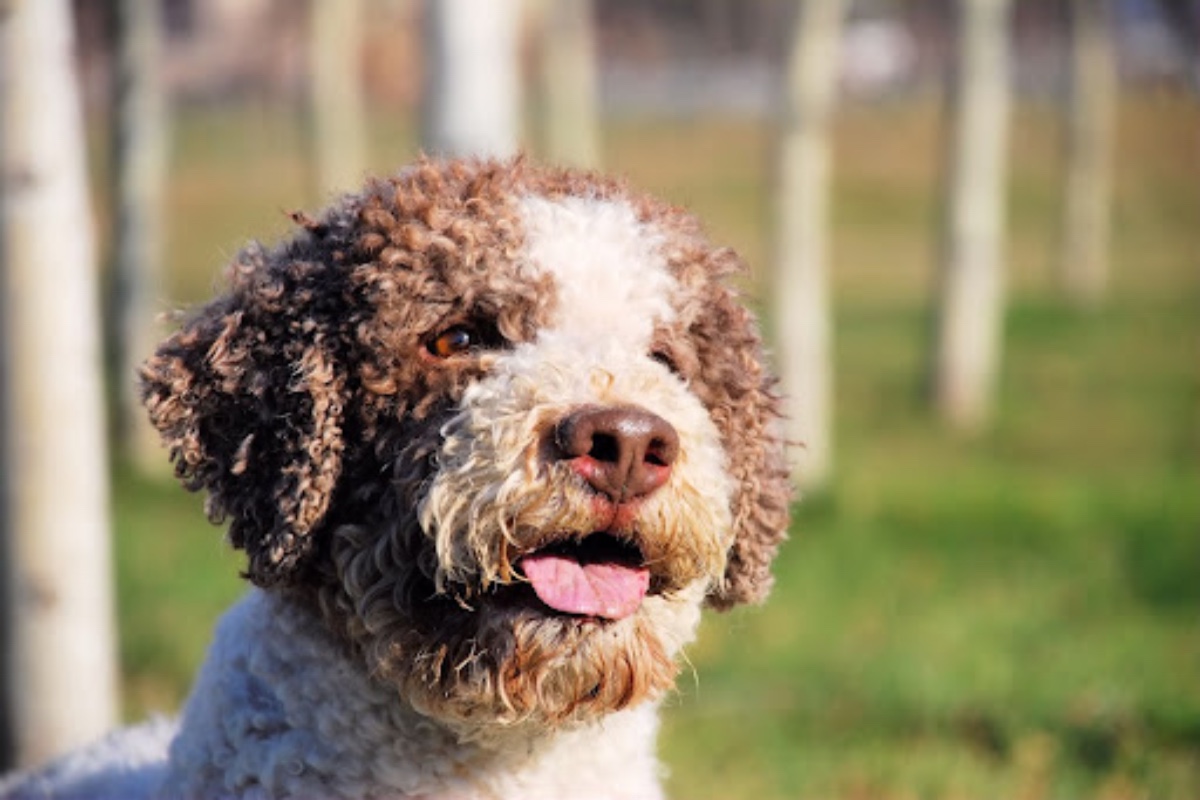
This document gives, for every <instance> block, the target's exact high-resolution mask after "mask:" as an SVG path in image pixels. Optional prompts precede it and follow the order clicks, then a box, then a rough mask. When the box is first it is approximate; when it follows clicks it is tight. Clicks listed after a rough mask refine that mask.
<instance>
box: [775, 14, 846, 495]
mask: <svg viewBox="0 0 1200 800" xmlns="http://www.w3.org/2000/svg"><path fill="white" fill-rule="evenodd" d="M844 10H845V9H844V0H806V1H805V2H804V3H802V5H801V7H800V13H799V14H798V15H797V19H796V23H795V25H796V27H795V31H794V33H793V36H792V44H791V49H790V52H789V55H788V63H787V74H786V85H785V90H784V101H783V106H782V117H781V119H780V121H779V140H778V152H777V154H776V157H777V159H778V181H779V183H778V187H777V191H778V197H777V199H776V224H775V242H776V244H775V248H776V264H775V291H774V293H773V294H774V297H773V301H774V304H775V307H774V320H775V328H776V340H777V346H778V351H779V362H780V374H781V380H782V382H783V389H784V392H785V393H786V394H787V396H788V397H789V401H788V402H789V406H788V431H787V433H788V438H789V439H790V440H792V441H793V442H796V443H797V445H798V446H797V447H796V448H795V450H794V453H795V458H794V460H793V474H794V476H795V478H796V480H797V482H798V483H799V484H800V485H801V486H805V487H807V488H810V489H811V488H819V487H821V486H823V485H824V484H826V483H828V481H829V477H830V474H831V472H832V469H833V421H832V395H833V367H832V356H831V351H832V335H831V331H830V310H829V307H830V297H829V295H830V291H829V277H828V273H829V264H828V261H829V256H828V252H827V250H828V247H827V242H828V238H829V194H830V186H829V183H830V179H829V173H830V161H831V159H830V143H829V134H830V130H829V129H830V123H831V117H832V114H833V108H834V101H835V97H836V93H837V81H838V49H839V48H838V45H839V40H840V38H841V30H842V20H843V16H844Z"/></svg>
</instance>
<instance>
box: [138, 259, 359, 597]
mask: <svg viewBox="0 0 1200 800" xmlns="http://www.w3.org/2000/svg"><path fill="white" fill-rule="evenodd" d="M296 249H298V246H293V250H296ZM296 255H297V253H296V252H288V251H287V250H286V249H285V250H283V251H278V252H273V253H266V252H264V251H263V250H262V249H261V248H259V247H257V246H252V247H250V248H248V249H247V250H246V251H244V252H243V253H242V254H241V255H240V256H239V258H238V260H237V261H235V263H234V264H233V265H232V266H231V267H230V268H229V278H230V283H231V289H230V291H229V292H228V293H227V294H226V295H224V296H222V297H219V298H218V299H216V300H214V301H212V302H211V303H209V304H208V305H206V306H204V307H203V308H201V309H200V310H199V312H198V313H196V314H195V315H194V316H192V317H191V318H190V319H189V320H188V321H187V322H186V323H184V325H183V327H182V328H181V329H180V330H179V331H178V332H176V333H175V334H174V335H173V336H171V337H170V338H169V339H167V340H166V341H165V342H164V343H163V344H162V345H161V346H160V347H159V349H158V351H157V352H156V353H155V355H154V356H153V357H152V358H150V359H149V361H147V362H146V364H145V365H144V366H143V368H142V372H141V377H142V396H143V401H144V403H145V405H146V408H147V410H148V411H149V414H150V419H151V421H152V422H153V424H154V425H155V427H156V428H158V430H159V432H160V433H161V435H162V438H163V441H164V442H165V443H166V445H167V446H168V447H169V448H170V455H171V459H172V461H173V462H174V464H175V474H176V476H177V477H179V478H180V480H181V481H182V482H183V484H184V485H185V486H186V487H187V488H188V489H190V490H193V491H197V490H200V489H205V490H207V491H208V500H207V502H206V505H205V508H206V511H207V512H208V515H209V518H210V519H211V520H213V521H214V522H222V521H224V520H229V523H230V524H229V537H230V540H231V541H232V543H233V545H234V546H235V547H239V548H242V549H244V550H245V551H246V553H247V555H248V557H249V570H248V576H249V577H250V578H251V579H252V580H254V582H255V583H258V584H260V585H269V584H274V583H280V582H286V581H288V580H290V579H292V578H293V577H294V575H295V574H296V572H297V567H298V566H300V565H301V564H302V562H303V561H304V559H305V556H306V555H308V553H309V552H310V551H311V550H312V548H313V543H314V535H313V534H314V531H315V530H316V529H317V528H318V527H319V525H320V524H321V522H322V520H323V518H324V517H325V514H326V511H327V510H328V508H329V504H330V501H331V498H332V494H333V490H334V487H335V486H336V484H337V481H338V477H339V475H340V473H341V468H342V451H343V449H344V442H343V436H342V421H343V404H344V403H343V397H344V390H345V375H344V372H343V371H342V370H341V369H340V368H339V364H338V359H337V356H336V347H337V343H336V341H335V339H334V337H333V336H332V335H331V334H330V333H329V331H331V330H333V328H332V327H331V324H330V323H329V321H328V318H329V317H330V316H331V314H336V310H333V311H331V310H330V309H327V308H318V307H317V304H316V302H315V298H316V297H317V296H318V295H319V294H320V293H321V292H322V291H324V292H326V293H327V292H328V289H321V288H319V286H318V284H321V283H327V282H328V280H329V278H328V276H327V275H326V274H325V273H327V272H328V265H326V264H322V263H321V262H320V261H319V260H313V261H304V260H296V259H295V256H296ZM314 290H316V291H314Z"/></svg>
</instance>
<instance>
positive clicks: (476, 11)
mask: <svg viewBox="0 0 1200 800" xmlns="http://www.w3.org/2000/svg"><path fill="white" fill-rule="evenodd" d="M519 22H520V3H519V0H429V2H427V3H426V4H425V42H424V44H425V59H426V62H425V66H426V69H425V90H424V119H423V130H422V139H421V145H422V147H424V149H425V150H426V152H428V153H431V154H436V155H441V156H466V155H476V156H508V155H512V154H514V153H516V152H517V147H518V140H519V136H520V134H519V131H520V107H521V92H520V89H521V84H520V75H519V71H518V68H517V67H518V64H517V33H518V27H519V26H518V23H519Z"/></svg>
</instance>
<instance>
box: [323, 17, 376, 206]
mask: <svg viewBox="0 0 1200 800" xmlns="http://www.w3.org/2000/svg"><path fill="white" fill-rule="evenodd" d="M310 3H311V13H310V16H309V27H310V31H309V52H310V54H311V58H312V77H311V79H310V84H309V85H310V89H311V92H312V93H311V97H310V103H309V111H310V116H311V125H312V139H313V147H314V149H315V156H316V162H317V189H318V191H319V192H320V194H321V195H322V196H325V195H328V194H330V193H333V192H344V191H349V190H351V189H356V188H357V187H358V184H360V183H361V182H362V180H363V178H364V174H365V171H366V167H365V160H366V159H365V155H364V153H365V150H366V146H365V144H364V139H365V134H364V127H365V126H364V122H363V116H364V111H363V108H364V106H365V104H364V102H363V89H362V69H361V58H360V53H361V50H362V2H361V0H310Z"/></svg>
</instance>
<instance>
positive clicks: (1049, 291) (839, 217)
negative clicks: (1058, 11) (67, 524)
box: [115, 96, 1200, 800]
mask: <svg viewBox="0 0 1200 800" xmlns="http://www.w3.org/2000/svg"><path fill="white" fill-rule="evenodd" d="M1058 125H1059V120H1058V119H1057V117H1056V115H1055V113H1054V111H1053V110H1052V109H1048V108H1044V107H1022V108H1020V110H1019V112H1018V114H1017V116H1016V118H1015V120H1014V127H1013V133H1014V137H1013V146H1012V179H1011V192H1010V197H1011V201H1010V204H1009V219H1010V223H1011V224H1010V235H1009V241H1008V253H1009V268H1010V277H1009V307H1008V315H1007V326H1006V336H1005V343H1004V346H1005V353H1004V369H1003V374H1002V380H1001V392H1000V397H999V403H998V413H997V418H996V420H995V422H994V424H993V425H992V426H991V428H990V429H989V430H988V431H987V432H986V433H985V434H983V435H980V436H977V437H972V438H963V437H958V436H954V435H951V434H950V433H948V432H947V431H945V430H943V429H942V428H941V427H940V426H939V425H938V424H937V423H936V421H935V420H934V419H932V418H931V417H930V416H929V414H928V413H927V411H926V409H925V407H924V405H923V403H922V393H921V387H922V383H923V381H922V369H923V353H924V350H925V347H926V345H927V334H928V330H929V325H928V317H929V313H928V310H929V309H928V301H929V297H930V296H931V282H932V274H933V273H932V259H933V256H934V253H935V250H936V248H935V243H934V241H933V238H932V237H933V233H934V230H935V223H936V216H937V210H936V203H935V197H934V191H935V188H936V186H937V184H938V181H937V175H936V170H937V167H938V164H939V156H938V152H939V147H940V137H939V128H938V115H937V113H936V109H935V108H933V107H931V106H927V105H923V104H920V103H914V104H911V105H897V106H889V107H876V108H852V109H849V110H847V111H846V112H845V113H843V114H842V115H841V117H840V119H839V122H838V131H837V145H836V147H837V161H836V167H835V174H836V189H835V207H834V241H833V257H834V261H835V264H834V288H835V296H836V304H837V307H836V352H837V401H836V413H837V417H838V418H837V456H836V458H837V481H836V483H835V485H834V486H833V487H832V488H831V490H830V491H828V492H826V493H824V494H822V495H819V496H813V497H809V498H806V499H805V501H804V502H802V503H801V504H800V505H799V507H798V510H797V517H796V522H795V526H794V530H793V536H792V540H791V541H790V542H789V543H788V544H787V545H786V546H785V548H784V550H783V552H782V554H781V556H780V558H779V560H778V562H777V566H776V574H777V576H778V582H777V586H776V590H775V592H774V595H773V596H772V598H771V600H770V601H769V602H768V603H767V604H766V605H765V606H763V607H761V608H754V609H745V610H739V611H735V612H733V613H730V614H727V615H720V616H717V615H714V616H711V617H710V618H709V619H708V621H707V622H706V623H705V626H704V628H703V630H702V634H701V638H700V640H699V641H698V642H697V643H696V644H695V645H694V646H693V647H692V648H691V649H690V650H689V653H688V665H687V667H686V668H685V670H684V673H683V676H682V678H681V680H680V683H679V689H678V692H677V693H676V694H674V695H672V696H671V697H670V698H668V700H667V704H666V705H667V710H666V714H665V720H664V731H663V737H662V754H663V758H664V761H665V762H666V763H667V765H668V766H669V769H670V779H669V785H670V787H671V791H672V794H673V796H674V797H676V798H680V800H702V798H748V797H754V798H881V799H882V798H992V797H1005V798H1027V799H1028V800H1037V799H1039V798H1077V797H1078V798H1084V797H1089V798H1090V797H1096V798H1113V799H1114V800H1115V799H1116V798H1135V797H1136V798H1143V797H1150V798H1180V800H1192V799H1194V798H1195V797H1198V796H1200V153H1198V152H1197V148H1198V147H1200V144H1198V141H1197V139H1196V131H1197V130H1200V108H1198V107H1197V105H1196V104H1195V103H1194V101H1189V100H1187V99H1184V98H1180V97H1174V96H1151V97H1137V98H1128V99H1127V100H1126V102H1125V104H1124V107H1123V109H1122V117H1121V125H1120V137H1119V138H1120V145H1119V147H1120V150H1119V158H1118V166H1117V180H1116V192H1117V196H1116V202H1115V208H1114V223H1115V224H1114V242H1113V271H1114V274H1113V287H1112V292H1111V296H1110V298H1109V301H1108V302H1107V304H1106V305H1105V306H1104V307H1103V308H1101V309H1099V310H1097V311H1095V312H1091V313H1086V312H1081V311H1076V310H1073V309H1071V308H1069V307H1067V306H1066V305H1065V304H1064V303H1063V302H1062V301H1061V300H1060V298H1058V297H1057V295H1056V293H1055V290H1054V287H1055V282H1054V278H1053V270H1054V258H1055V253H1056V245H1057V219H1058V211H1057V203H1058V198H1059V183H1058V181H1059V177H1060V172H1061V164H1060V151H1059V148H1058ZM374 131H375V133H376V137H375V140H374V142H373V150H372V163H373V164H374V165H375V166H376V167H377V168H379V169H385V168H391V167H394V166H396V165H398V164H400V163H403V162H404V161H406V160H408V159H410V158H411V157H412V154H413V152H414V148H413V145H412V136H411V133H410V129H409V128H408V126H406V125H405V124H403V122H402V121H397V120H391V119H379V120H377V121H376V123H375V125H374ZM176 134H177V147H176V153H175V158H174V165H173V170H174V172H173V178H172V187H171V197H170V213H171V219H172V231H171V236H170V248H169V249H170V256H169V267H170V276H169V281H168V292H169V294H170V296H171V297H173V298H175V299H176V300H177V301H179V302H188V301H194V300H197V299H200V298H203V297H204V296H206V295H207V294H208V293H209V292H210V291H211V290H212V287H213V286H214V284H215V281H216V277H217V275H218V274H219V268H220V266H221V264H222V262H223V260H224V259H226V258H228V257H229V256H231V255H232V254H233V253H234V252H235V251H236V249H237V248H238V247H239V246H240V244H241V243H242V242H244V241H245V240H246V239H247V238H249V237H251V236H261V237H266V238H270V237H273V236H277V235H279V234H280V233H281V232H282V231H284V230H286V219H285V216H284V213H283V212H286V211H288V210H292V209H294V208H312V207H314V206H316V205H318V204H319V201H320V198H319V197H317V196H316V193H315V192H314V191H313V190H312V188H311V186H310V185H309V180H308V176H307V173H306V172H305V170H304V169H303V168H302V161H301V156H302V153H303V147H304V141H303V137H302V136H301V135H300V134H299V133H298V132H297V131H296V128H295V119H294V117H292V116H289V115H287V114H281V113H274V112H271V111H269V110H262V109H259V110H253V111H246V110H242V111H239V112H236V113H235V112H231V111H228V110H220V109H209V110H206V111H190V112H188V113H186V114H185V115H183V116H182V117H181V119H180V120H178V124H177V129H176ZM605 135H606V154H605V157H606V162H607V166H608V167H609V168H610V169H613V170H616V171H618V172H621V173H624V174H626V175H628V176H629V177H630V178H631V179H632V180H633V181H634V182H635V183H637V184H639V185H641V186H643V187H646V188H649V189H652V190H654V191H656V192H659V193H661V194H664V195H666V196H668V197H670V198H671V199H673V200H675V201H677V202H680V203H682V204H685V205H687V206H689V207H691V208H693V209H694V210H696V211H697V212H699V213H700V214H701V215H702V216H704V217H705V218H706V219H707V220H709V224H710V228H711V230H712V232H713V234H714V236H716V237H717V238H718V239H721V240H723V241H727V242H729V243H731V244H733V245H735V246H736V247H738V248H739V249H740V250H742V251H743V253H744V254H745V255H746V256H747V257H748V258H749V260H750V261H751V263H752V264H753V265H754V274H753V275H752V276H751V277H750V278H749V280H748V284H747V288H748V290H749V291H750V292H751V293H752V294H753V292H754V289H755V287H756V286H757V285H758V284H759V281H760V279H761V278H762V274H763V271H764V270H765V269H766V265H767V254H768V252H769V246H768V234H769V222H770V206H769V204H768V202H767V199H766V198H767V194H766V191H767V187H768V186H769V183H770V181H769V173H770V162H769V157H768V154H769V148H768V145H769V131H768V130H767V129H766V128H765V127H764V126H763V125H761V124H759V123H755V122H751V121H730V120H720V119H694V120H686V121H677V122H664V121H619V122H613V123H612V124H611V125H610V126H609V127H608V129H607V130H606V131H605ZM115 490H116V503H115V509H116V517H117V537H118V547H119V550H118V571H119V586H120V595H119V602H120V616H121V637H122V638H121V655H122V666H123V674H124V678H125V683H124V688H125V706H126V710H127V713H128V714H129V715H130V716H137V715H140V714H142V713H144V712H145V711H147V710H149V709H167V710H169V709H172V708H174V707H176V705H177V704H178V703H179V702H180V700H181V698H182V696H183V694H184V693H185V692H186V688H187V686H188V684H189V681H190V678H191V675H192V672H193V671H194V669H195V667H196V665H197V663H198V660H199V658H200V657H201V655H202V653H203V649H204V647H205V644H206V639H207V636H208V633H209V630H210V626H211V624H212V621H213V619H214V617H215V615H216V614H217V613H219V611H220V609H221V608H222V607H223V606H224V605H226V604H227V603H228V602H229V601H230V600H231V599H232V598H233V597H235V596H236V595H237V593H238V592H239V591H240V590H241V589H240V586H239V582H238V579H237V577H236V573H237V570H238V567H239V561H238V558H237V557H236V556H234V555H232V554H230V553H228V552H227V548H225V546H224V545H223V544H222V543H221V535H220V532H219V531H217V530H214V529H212V528H211V527H210V526H208V525H207V523H206V522H204V520H203V515H202V513H201V501H200V499H199V498H197V497H194V496H189V495H186V494H185V493H184V492H182V491H181V490H179V489H178V488H176V487H175V486H173V485H172V484H171V483H170V482H169V481H167V480H156V479H148V478H142V477H137V476H135V475H133V474H132V473H131V472H130V471H129V470H127V469H123V468H122V469H118V470H117V471H116V479H115Z"/></svg>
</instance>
